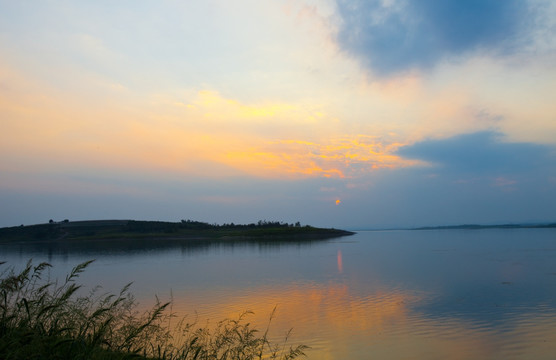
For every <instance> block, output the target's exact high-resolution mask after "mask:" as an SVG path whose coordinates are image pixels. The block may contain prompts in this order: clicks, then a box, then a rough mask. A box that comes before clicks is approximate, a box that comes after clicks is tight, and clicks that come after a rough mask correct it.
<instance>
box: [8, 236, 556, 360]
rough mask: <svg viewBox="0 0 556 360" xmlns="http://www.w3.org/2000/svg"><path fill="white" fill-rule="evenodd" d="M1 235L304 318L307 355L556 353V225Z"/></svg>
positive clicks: (232, 305) (183, 300)
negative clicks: (313, 237)
mask: <svg viewBox="0 0 556 360" xmlns="http://www.w3.org/2000/svg"><path fill="white" fill-rule="evenodd" d="M143 245H144V246H130V245H129V244H127V243H111V244H106V243H104V244H103V243H95V244H94V245H91V246H85V247H82V246H77V245H73V246H69V245H67V246H60V245H44V246H40V247H39V246H22V245H10V246H6V245H4V246H0V254H1V255H0V260H6V261H8V262H9V263H10V264H13V265H16V266H19V267H20V266H22V265H23V264H24V263H25V262H26V261H27V260H28V259H29V258H31V257H32V258H33V259H34V261H36V262H38V261H49V262H50V263H52V264H53V265H54V269H53V270H52V274H51V275H52V276H58V275H59V274H64V275H65V274H66V273H67V271H69V269H71V267H73V266H74V265H76V264H77V263H79V262H82V261H85V260H89V259H92V258H94V259H97V261H96V262H95V263H93V265H91V267H90V268H89V270H88V271H87V272H86V273H85V274H84V275H83V276H82V277H81V282H82V283H84V284H85V285H87V286H91V287H92V286H94V285H98V284H100V285H102V286H103V287H104V289H106V290H107V291H113V292H115V291H118V290H119V289H120V288H121V287H122V286H123V285H125V284H126V283H128V282H131V281H133V282H134V285H133V287H132V290H133V292H134V294H135V295H136V297H137V299H138V300H139V301H140V302H141V303H142V304H144V305H145V306H148V305H151V304H152V303H153V302H154V295H155V294H157V295H158V296H159V297H161V298H162V299H169V298H170V296H171V294H172V296H173V299H174V308H173V310H174V311H177V312H179V313H181V314H189V315H188V317H189V318H191V319H194V318H195V317H198V318H199V319H202V321H204V320H205V319H210V320H211V321H218V320H221V319H223V318H226V317H236V316H237V315H238V314H239V313H241V312H243V311H245V310H252V311H254V315H253V316H252V317H251V318H250V321H251V322H252V323H255V324H257V325H258V326H259V327H261V328H264V327H265V326H266V323H267V321H268V316H269V314H270V313H271V311H272V309H273V308H274V307H275V306H277V314H276V318H275V319H274V320H273V322H272V326H271V329H272V332H273V336H274V337H276V338H281V336H282V335H283V333H284V332H285V331H287V330H288V329H289V328H291V327H293V329H294V330H293V338H292V343H294V344H297V343H304V344H307V345H309V346H311V350H309V351H308V352H307V354H308V355H309V358H310V359H370V358H374V359H554V358H555V356H556V355H555V354H556V230H554V229H531V230H529V229H527V230H525V229H523V230H521V229H520V230H498V229H497V230H474V231H469V230H442V231H373V232H360V233H358V234H357V235H354V236H350V237H344V238H338V239H332V240H323V241H317V242H305V243H291V242H285V243H274V244H249V243H243V244H235V245H232V244H207V243H191V244H188V245H183V244H179V243H175V242H164V243H158V244H157V246H156V247H154V246H152V244H151V245H148V244H143Z"/></svg>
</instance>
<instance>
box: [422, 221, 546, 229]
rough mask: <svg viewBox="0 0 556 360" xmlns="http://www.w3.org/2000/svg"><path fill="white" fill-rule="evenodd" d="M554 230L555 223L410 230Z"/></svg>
mask: <svg viewBox="0 0 556 360" xmlns="http://www.w3.org/2000/svg"><path fill="white" fill-rule="evenodd" d="M548 228H556V223H550V224H502V225H475V224H465V225H448V226H426V227H419V228H414V229H411V230H454V229H462V230H481V229H548Z"/></svg>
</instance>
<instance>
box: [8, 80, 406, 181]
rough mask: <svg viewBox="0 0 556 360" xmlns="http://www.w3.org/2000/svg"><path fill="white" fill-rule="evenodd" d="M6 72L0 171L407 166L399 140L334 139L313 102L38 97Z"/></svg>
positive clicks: (306, 170) (266, 171) (218, 172)
mask: <svg viewBox="0 0 556 360" xmlns="http://www.w3.org/2000/svg"><path fill="white" fill-rule="evenodd" d="M6 74H10V72H9V71H5V72H4V76H3V79H4V80H5V81H6V82H7V83H8V84H9V85H10V86H11V87H12V89H13V91H12V92H11V93H10V94H9V97H5V96H0V112H1V113H2V114H3V116H4V118H5V119H7V120H6V121H5V124H4V125H5V130H6V131H4V132H2V134H0V140H1V141H0V143H1V145H0V150H1V151H2V153H3V154H7V156H6V159H5V161H3V163H1V164H0V167H1V170H4V171H14V170H15V168H16V167H18V168H23V167H26V166H27V167H29V168H31V169H34V170H33V171H37V172H41V171H44V169H45V168H48V170H49V171H57V169H59V170H62V171H63V169H64V168H70V167H73V166H75V165H82V164H83V163H87V164H88V165H89V166H92V167H94V168H97V169H118V170H119V171H126V170H137V171H141V170H164V171H170V172H173V173H176V174H188V175H197V176H199V175H202V176H208V177H212V176H219V177H220V176H227V175H238V174H242V173H243V174H248V175H251V176H256V177H265V178H303V177H335V178H352V177H357V176H359V175H361V174H364V173H367V172H369V171H373V170H375V169H380V168H394V167H400V166H408V165H411V164H412V163H411V162H408V161H405V160H402V159H400V158H399V157H398V156H396V155H394V154H393V153H394V151H395V150H396V149H397V147H399V145H400V144H396V143H390V144H385V143H382V142H381V141H379V140H378V139H377V138H374V137H373V136H369V135H364V134H356V135H341V134H339V133H337V131H335V129H333V128H330V127H329V124H330V123H333V122H334V121H333V119H332V118H331V117H330V116H329V115H327V114H326V112H325V111H324V109H323V108H322V107H321V106H317V105H314V104H303V103H298V104H287V103H279V102H270V101H264V102H261V103H254V104H245V103H241V102H239V101H237V100H232V99H226V98H224V97H222V96H221V95H220V94H219V93H217V92H214V91H200V92H197V93H189V95H187V94H186V96H184V100H183V101H181V102H180V101H174V100H170V99H168V98H166V97H164V96H153V97H151V98H150V99H145V101H143V102H141V104H137V102H136V101H137V100H136V99H128V98H127V97H126V96H127V95H126V92H120V93H110V94H106V95H105V96H106V97H108V98H107V99H103V98H102V97H101V98H80V97H78V94H76V95H75V96H72V95H71V94H65V93H63V92H60V91H44V90H43V87H44V85H41V84H38V83H34V82H33V81H31V80H29V79H26V78H25V76H24V75H22V74H19V75H18V73H17V72H15V73H14V74H12V75H10V76H5V75H6ZM45 94H48V95H45ZM4 95H5V94H4ZM99 96H102V95H99ZM98 104H103V106H102V107H99V106H98ZM292 128H295V129H299V130H296V131H292V130H291V129H292ZM39 129H40V131H39ZM52 159H56V161H55V163H54V164H51V162H52ZM46 163H48V164H50V165H48V166H47V167H45V166H41V164H46ZM56 167H58V168H56ZM41 169H42V170H41Z"/></svg>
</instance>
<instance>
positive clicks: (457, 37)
mask: <svg viewBox="0 0 556 360" xmlns="http://www.w3.org/2000/svg"><path fill="white" fill-rule="evenodd" d="M337 4H338V10H339V14H340V17H341V19H342V21H341V24H340V27H339V29H338V34H337V42H338V43H339V46H340V48H342V49H343V50H344V51H346V52H347V53H349V54H351V55H353V56H354V57H356V58H358V59H359V60H360V62H361V63H362V65H363V66H364V67H366V68H367V69H368V70H371V71H373V72H374V73H376V74H377V75H379V76H390V75H393V74H397V73H401V72H406V71H410V70H415V69H417V70H426V69H430V68H432V67H434V66H435V65H436V64H437V63H439V62H440V61H442V60H444V59H446V58H450V57H457V56H461V55H464V54H466V53H469V52H473V51H475V50H486V51H488V52H489V53H490V52H494V53H496V54H509V53H513V52H515V51H517V49H519V48H521V47H522V46H524V44H526V42H527V40H528V39H529V37H530V34H531V32H530V30H531V29H532V27H531V26H532V24H533V22H534V19H535V14H536V13H534V11H533V9H532V7H531V6H529V4H528V3H527V2H526V1H525V0H506V1H500V0H468V1H461V0H442V1H437V0H420V1H409V0H393V1H382V0H371V1H363V0H357V1H352V0H338V1H337Z"/></svg>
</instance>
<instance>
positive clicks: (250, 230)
mask: <svg viewBox="0 0 556 360" xmlns="http://www.w3.org/2000/svg"><path fill="white" fill-rule="evenodd" d="M353 234H354V233H353V232H350V231H346V230H339V229H325V228H316V227H312V226H309V225H305V226H302V225H301V224H300V223H299V222H297V223H295V224H288V223H282V222H273V221H266V220H260V221H258V222H257V223H251V224H245V225H243V224H233V223H230V224H222V225H217V224H208V223H205V222H199V221H192V220H182V221H180V222H165V221H137V220H87V221H69V220H64V221H60V222H57V221H53V220H50V221H49V223H46V224H37V225H27V226H24V225H20V226H14V227H5V228H0V243H6V242H38V241H77V240H110V239H118V240H125V239H129V240H132V239H151V240H158V239H172V240H182V239H183V240H187V239H195V240H202V239H208V240H234V239H238V240H246V239H248V240H257V239H261V240H265V241H266V240H272V239H280V240H287V239H291V240H316V239H325V238H333V237H339V236H347V235H353Z"/></svg>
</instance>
